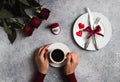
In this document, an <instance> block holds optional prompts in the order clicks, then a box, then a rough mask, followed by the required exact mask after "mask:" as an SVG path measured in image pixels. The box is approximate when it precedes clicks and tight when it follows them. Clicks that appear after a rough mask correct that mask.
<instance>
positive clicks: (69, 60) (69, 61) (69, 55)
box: [67, 52, 71, 64]
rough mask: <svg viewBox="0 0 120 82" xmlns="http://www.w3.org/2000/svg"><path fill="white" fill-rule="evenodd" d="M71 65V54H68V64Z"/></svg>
mask: <svg viewBox="0 0 120 82" xmlns="http://www.w3.org/2000/svg"><path fill="white" fill-rule="evenodd" d="M70 63H71V54H70V52H68V53H67V64H70Z"/></svg>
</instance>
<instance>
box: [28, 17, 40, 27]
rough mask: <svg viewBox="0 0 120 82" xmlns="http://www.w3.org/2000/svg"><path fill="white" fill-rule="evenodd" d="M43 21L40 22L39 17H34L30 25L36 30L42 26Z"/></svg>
mask: <svg viewBox="0 0 120 82" xmlns="http://www.w3.org/2000/svg"><path fill="white" fill-rule="evenodd" d="M41 22H42V20H40V19H39V18H37V17H33V18H32V19H31V20H30V22H29V25H30V26H33V27H35V28H38V27H39V26H40V24H41Z"/></svg>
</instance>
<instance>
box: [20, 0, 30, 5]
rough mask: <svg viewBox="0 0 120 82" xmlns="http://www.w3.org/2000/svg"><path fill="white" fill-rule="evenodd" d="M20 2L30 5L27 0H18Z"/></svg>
mask: <svg viewBox="0 0 120 82" xmlns="http://www.w3.org/2000/svg"><path fill="white" fill-rule="evenodd" d="M19 1H20V2H21V3H23V4H24V5H27V6H30V5H29V3H28V1H27V0H19Z"/></svg>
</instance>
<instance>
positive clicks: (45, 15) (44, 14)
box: [38, 8, 50, 20]
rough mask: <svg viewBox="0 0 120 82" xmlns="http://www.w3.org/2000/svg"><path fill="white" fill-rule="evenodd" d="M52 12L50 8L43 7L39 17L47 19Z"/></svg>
mask: <svg viewBox="0 0 120 82" xmlns="http://www.w3.org/2000/svg"><path fill="white" fill-rule="evenodd" d="M49 14H50V10H48V9H46V8H43V9H42V10H41V12H40V14H38V17H40V18H41V19H45V20H47V19H48V17H49Z"/></svg>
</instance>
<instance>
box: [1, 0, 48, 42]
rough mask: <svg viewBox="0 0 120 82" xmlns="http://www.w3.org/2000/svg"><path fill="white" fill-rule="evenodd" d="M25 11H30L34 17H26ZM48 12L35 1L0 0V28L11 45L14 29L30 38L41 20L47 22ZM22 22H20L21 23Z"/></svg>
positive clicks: (14, 36) (14, 34)
mask: <svg viewBox="0 0 120 82" xmlns="http://www.w3.org/2000/svg"><path fill="white" fill-rule="evenodd" d="M26 9H31V10H32V11H33V12H34V16H35V17H33V16H31V15H28V14H27V13H26V11H25V10H26ZM49 14H50V10H48V9H47V8H42V6H41V5H40V4H39V3H38V2H36V1H35V0H2V1H1V3H0V26H1V27H3V28H4V31H5V32H6V33H7V35H8V39H9V40H10V42H11V43H13V42H14V41H15V39H16V29H20V30H22V31H23V34H24V35H25V36H31V35H32V33H33V31H34V30H35V28H38V27H39V26H40V24H41V23H42V20H47V19H48V17H49ZM21 21H22V22H21Z"/></svg>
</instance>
